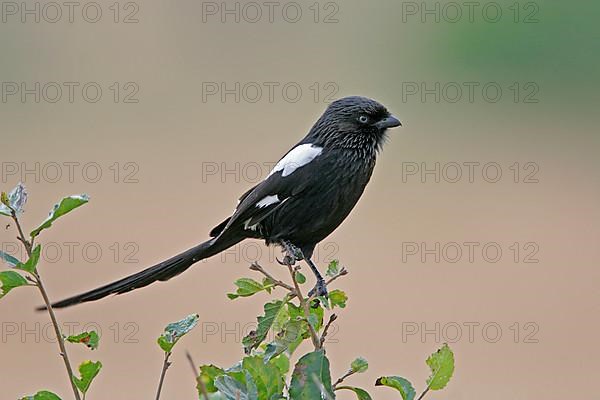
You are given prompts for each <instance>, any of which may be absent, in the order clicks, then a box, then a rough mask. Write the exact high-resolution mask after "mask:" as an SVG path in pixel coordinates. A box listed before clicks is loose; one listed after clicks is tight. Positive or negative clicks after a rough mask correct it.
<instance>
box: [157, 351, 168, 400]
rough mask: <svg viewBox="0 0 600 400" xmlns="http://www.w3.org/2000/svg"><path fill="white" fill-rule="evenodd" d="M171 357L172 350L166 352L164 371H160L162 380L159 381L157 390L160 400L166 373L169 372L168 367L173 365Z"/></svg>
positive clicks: (158, 399)
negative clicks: (170, 360)
mask: <svg viewBox="0 0 600 400" xmlns="http://www.w3.org/2000/svg"><path fill="white" fill-rule="evenodd" d="M169 357H171V352H170V351H166V352H165V360H164V361H163V367H162V371H161V373H160V380H159V381H158V389H157V390H156V400H160V392H161V390H162V387H163V382H164V381H165V375H166V374H167V369H169V367H170V366H171V363H170V362H169Z"/></svg>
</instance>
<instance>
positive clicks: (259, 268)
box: [250, 262, 294, 292]
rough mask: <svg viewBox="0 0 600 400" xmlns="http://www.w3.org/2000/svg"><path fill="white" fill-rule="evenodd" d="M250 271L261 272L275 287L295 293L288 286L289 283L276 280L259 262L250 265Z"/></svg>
mask: <svg viewBox="0 0 600 400" xmlns="http://www.w3.org/2000/svg"><path fill="white" fill-rule="evenodd" d="M250 269H251V270H252V271H258V272H260V273H261V274H263V275H264V276H266V277H267V279H269V280H270V281H271V282H272V283H273V284H274V285H275V286H281V287H282V288H284V289H287V290H289V291H290V292H293V291H294V288H293V287H291V286H290V285H288V284H287V283H285V282H282V281H280V280H278V279H275V278H274V277H273V275H271V274H269V273H268V272H267V271H265V269H264V268H263V267H262V266H261V265H260V264H259V263H257V262H253V263H252V264H251V265H250Z"/></svg>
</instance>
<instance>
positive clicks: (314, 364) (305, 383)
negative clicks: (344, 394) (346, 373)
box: [289, 350, 335, 400]
mask: <svg viewBox="0 0 600 400" xmlns="http://www.w3.org/2000/svg"><path fill="white" fill-rule="evenodd" d="M289 394H290V400H315V399H323V398H324V399H334V398H335V395H334V394H333V388H332V386H331V374H330V372H329V360H328V359H327V357H325V353H324V352H323V350H316V351H313V352H311V353H308V354H305V355H304V356H302V358H300V360H298V362H297V363H296V366H295V367H294V372H293V373H292V382H291V384H290V390H289Z"/></svg>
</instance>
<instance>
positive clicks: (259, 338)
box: [242, 300, 286, 354]
mask: <svg viewBox="0 0 600 400" xmlns="http://www.w3.org/2000/svg"><path fill="white" fill-rule="evenodd" d="M285 304H286V303H285V302H283V301H281V300H275V301H272V302H270V303H266V304H265V305H264V311H265V315H263V316H259V317H258V318H257V320H258V326H257V327H256V330H255V331H251V332H250V333H248V335H246V336H245V337H244V339H242V344H243V345H244V351H245V352H246V354H249V353H250V352H251V351H252V350H253V349H255V348H257V347H258V346H260V344H261V343H262V342H263V340H265V337H266V336H267V333H269V330H270V329H271V327H272V326H273V323H274V322H275V320H276V318H277V316H278V315H279V313H280V312H282V310H283V311H285V309H284V307H283V306H284V305H285Z"/></svg>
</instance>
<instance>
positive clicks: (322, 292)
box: [308, 279, 329, 298]
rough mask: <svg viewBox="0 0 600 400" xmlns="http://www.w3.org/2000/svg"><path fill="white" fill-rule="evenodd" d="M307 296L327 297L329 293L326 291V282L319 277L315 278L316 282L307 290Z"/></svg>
mask: <svg viewBox="0 0 600 400" xmlns="http://www.w3.org/2000/svg"><path fill="white" fill-rule="evenodd" d="M308 296H309V297H313V296H315V297H325V298H328V296H329V293H328V292H327V284H326V283H325V281H324V280H323V279H319V280H317V284H316V285H315V287H314V288H312V289H311V291H310V292H308Z"/></svg>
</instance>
